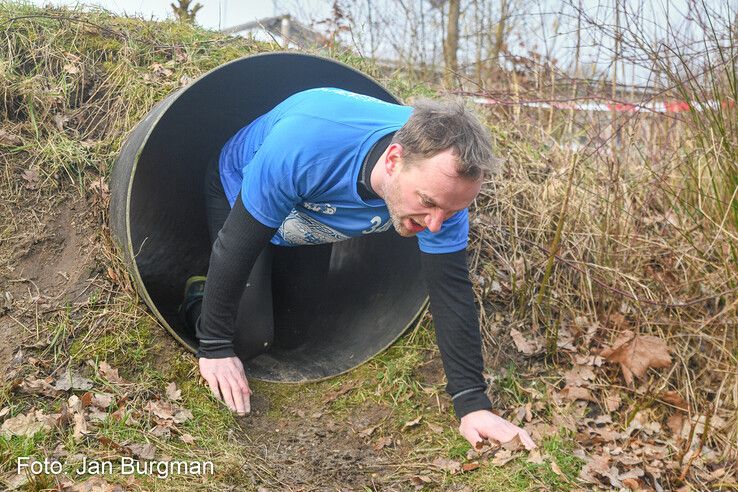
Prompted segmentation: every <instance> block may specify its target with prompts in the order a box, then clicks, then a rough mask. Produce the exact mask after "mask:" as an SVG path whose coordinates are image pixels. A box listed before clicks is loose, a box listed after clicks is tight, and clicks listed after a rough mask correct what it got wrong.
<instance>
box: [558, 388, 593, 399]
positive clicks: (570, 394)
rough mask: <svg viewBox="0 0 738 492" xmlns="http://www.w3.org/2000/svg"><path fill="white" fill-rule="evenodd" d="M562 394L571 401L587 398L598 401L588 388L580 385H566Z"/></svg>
mask: <svg viewBox="0 0 738 492" xmlns="http://www.w3.org/2000/svg"><path fill="white" fill-rule="evenodd" d="M561 396H563V397H564V398H565V399H567V400H570V401H577V400H586V401H591V402H597V400H596V399H595V398H594V396H592V393H591V392H590V391H589V390H588V389H587V388H582V387H580V386H566V387H565V388H564V389H562V390H561Z"/></svg>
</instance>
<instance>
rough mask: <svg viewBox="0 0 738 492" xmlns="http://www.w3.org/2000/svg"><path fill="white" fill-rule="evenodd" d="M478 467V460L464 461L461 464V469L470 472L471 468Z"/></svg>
mask: <svg viewBox="0 0 738 492" xmlns="http://www.w3.org/2000/svg"><path fill="white" fill-rule="evenodd" d="M477 468H479V462H478V461H472V462H471V463H464V464H463V465H461V469H462V470H463V471H465V472H470V471H472V470H476V469H477Z"/></svg>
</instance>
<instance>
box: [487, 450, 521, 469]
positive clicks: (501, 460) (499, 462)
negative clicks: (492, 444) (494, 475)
mask: <svg viewBox="0 0 738 492" xmlns="http://www.w3.org/2000/svg"><path fill="white" fill-rule="evenodd" d="M516 457H517V455H516V454H515V453H514V452H513V451H511V450H509V449H500V450H499V451H497V452H496V453H495V457H494V458H492V461H491V463H492V464H493V465H495V466H503V465H505V464H507V463H508V462H509V461H512V460H513V459H515V458H516Z"/></svg>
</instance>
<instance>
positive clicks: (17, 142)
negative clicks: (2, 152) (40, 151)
mask: <svg viewBox="0 0 738 492" xmlns="http://www.w3.org/2000/svg"><path fill="white" fill-rule="evenodd" d="M21 145H23V139H22V138H21V137H19V136H18V135H14V134H12V133H10V132H7V131H5V130H3V129H0V147H20V146H21Z"/></svg>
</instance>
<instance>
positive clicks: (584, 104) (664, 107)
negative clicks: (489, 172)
mask: <svg viewBox="0 0 738 492" xmlns="http://www.w3.org/2000/svg"><path fill="white" fill-rule="evenodd" d="M472 100H473V101H474V102H475V103H477V104H486V105H501V106H526V107H530V108H543V109H568V110H572V109H573V110H575V111H602V112H611V111H623V112H638V111H648V112H651V113H681V112H684V111H690V110H692V109H694V110H696V111H703V110H704V109H705V108H708V109H717V108H720V107H722V108H726V107H733V106H735V101H706V102H699V103H693V104H692V105H690V103H688V102H686V101H658V102H656V101H651V102H646V103H624V102H604V103H603V102H597V101H581V100H578V101H504V100H501V99H491V98H488V97H475V98H473V99H472Z"/></svg>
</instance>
